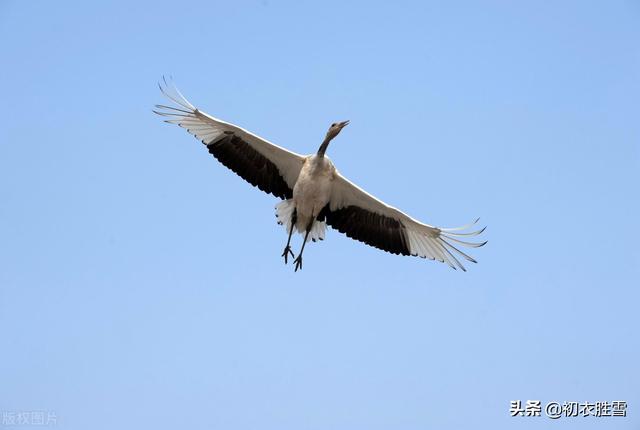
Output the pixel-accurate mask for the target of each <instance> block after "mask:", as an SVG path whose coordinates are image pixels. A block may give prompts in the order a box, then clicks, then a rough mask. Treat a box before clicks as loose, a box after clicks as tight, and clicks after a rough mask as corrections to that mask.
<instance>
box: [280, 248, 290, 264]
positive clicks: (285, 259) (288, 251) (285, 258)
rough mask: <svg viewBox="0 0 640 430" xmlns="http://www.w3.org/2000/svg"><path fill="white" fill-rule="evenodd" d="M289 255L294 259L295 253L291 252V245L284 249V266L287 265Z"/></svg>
mask: <svg viewBox="0 0 640 430" xmlns="http://www.w3.org/2000/svg"><path fill="white" fill-rule="evenodd" d="M289 254H291V256H292V257H293V251H292V250H291V247H290V246H289V245H287V246H286V247H285V248H284V252H283V253H282V257H284V264H287V261H288V258H289Z"/></svg>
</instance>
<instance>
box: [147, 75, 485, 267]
mask: <svg viewBox="0 0 640 430" xmlns="http://www.w3.org/2000/svg"><path fill="white" fill-rule="evenodd" d="M163 83H164V85H163V84H162V83H159V84H158V86H159V87H160V91H161V92H162V93H163V94H164V95H165V96H166V97H167V98H168V99H169V100H170V101H171V102H172V104H173V105H172V106H169V105H162V104H158V105H156V109H157V110H153V112H154V113H156V114H158V115H161V116H163V117H165V118H166V119H165V122H167V123H170V124H177V125H179V126H180V127H182V128H185V129H186V130H187V131H188V132H189V133H190V134H192V135H193V136H195V137H196V138H197V139H198V140H200V141H202V143H203V144H204V145H206V147H207V149H208V151H209V153H211V154H212V155H213V156H214V157H215V158H216V159H218V161H220V163H222V164H223V165H224V166H226V167H228V168H229V169H231V170H232V171H233V172H235V173H236V174H238V175H239V176H240V177H242V178H243V179H244V180H246V181H247V182H249V183H250V184H251V185H253V186H255V187H258V188H259V189H260V190H262V191H264V192H266V193H269V194H273V195H274V196H275V197H278V198H280V199H281V200H282V201H281V202H279V203H278V204H277V205H276V217H277V220H278V224H280V225H283V226H284V227H285V228H286V232H287V235H288V238H287V244H286V245H285V248H284V251H283V252H282V257H283V258H284V262H285V264H287V262H288V258H289V256H291V257H294V256H295V255H294V253H293V251H292V249H291V236H292V235H293V232H294V231H297V232H298V233H300V234H303V235H304V240H303V241H302V245H301V248H300V253H299V254H298V256H297V257H295V259H294V260H293V263H294V265H295V268H294V271H296V272H297V271H298V269H302V253H303V252H304V247H305V245H306V244H307V242H308V241H309V240H311V241H313V242H315V241H317V240H323V239H324V237H325V230H326V226H327V225H329V226H331V227H332V228H334V229H336V230H338V231H339V232H341V233H344V234H345V235H347V236H348V237H350V238H352V239H355V240H358V241H360V242H364V243H366V244H367V245H370V246H373V247H376V248H379V249H381V250H383V251H386V252H390V253H392V254H399V255H411V256H418V257H422V258H428V259H431V260H437V261H440V262H442V263H446V264H447V265H449V267H451V268H453V269H458V268H459V269H461V270H463V271H466V269H465V267H464V265H463V264H462V263H461V262H460V259H464V260H466V261H470V262H473V263H476V260H475V259H473V257H471V256H470V255H468V254H467V253H465V252H463V251H462V250H460V248H459V247H462V246H463V247H471V248H477V247H481V246H483V245H485V244H486V243H487V242H486V241H484V242H470V241H469V239H468V238H469V237H473V236H478V235H480V234H481V233H482V232H483V231H484V230H485V228H486V227H484V228H482V229H479V230H474V231H468V230H469V229H470V228H471V227H472V226H474V225H475V224H476V223H477V222H478V219H476V220H475V221H474V222H472V223H470V224H468V225H465V226H463V227H457V228H438V227H433V226H430V225H428V224H424V223H421V222H420V221H417V220H416V219H414V218H412V217H410V216H409V215H407V214H405V213H403V212H401V211H400V210H398V209H396V208H394V207H392V206H389V205H387V204H386V203H384V202H383V201H381V200H379V199H377V198H376V197H374V196H372V195H371V194H369V193H367V192H366V191H364V190H363V189H361V188H360V187H358V186H357V185H355V184H354V183H352V182H351V181H349V180H348V179H347V178H345V177H344V176H342V175H341V174H340V172H338V170H337V169H336V168H335V166H334V165H333V162H332V161H331V160H330V159H329V157H327V156H326V151H327V148H328V146H329V143H330V142H331V141H332V140H333V139H334V138H335V137H336V136H337V135H338V134H339V133H340V132H341V131H342V130H343V129H344V128H345V127H346V126H347V125H348V124H349V121H341V122H335V123H333V124H331V126H330V127H329V130H328V131H327V134H326V136H325V138H324V140H323V141H322V144H321V145H320V147H319V149H318V151H317V153H315V154H311V155H307V156H303V155H300V154H296V153H295V152H292V151H289V150H287V149H285V148H282V147H280V146H278V145H275V144H273V143H271V142H269V141H267V140H265V139H263V138H261V137H259V136H257V135H255V134H253V133H251V132H249V131H247V130H245V129H243V128H240V127H238V126H236V125H233V124H231V123H228V122H225V121H222V120H220V119H217V118H214V117H213V116H211V115H208V114H207V113H205V112H203V111H201V110H199V109H198V108H196V107H195V106H193V105H192V104H191V103H189V101H187V99H186V98H185V97H184V96H183V95H182V93H180V91H179V90H178V89H177V88H176V87H175V85H173V84H172V85H169V84H168V83H167V80H166V79H165V78H163Z"/></svg>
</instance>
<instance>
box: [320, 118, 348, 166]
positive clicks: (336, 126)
mask: <svg viewBox="0 0 640 430" xmlns="http://www.w3.org/2000/svg"><path fill="white" fill-rule="evenodd" d="M348 124H349V121H342V122H334V123H333V124H331V127H329V131H327V136H326V137H325V138H324V141H323V142H322V145H320V148H319V149H318V156H320V157H324V153H325V152H326V151H327V147H328V146H329V142H331V139H333V138H334V137H336V136H337V135H338V134H339V133H340V130H342V129H343V128H345V127H346V126H347V125H348Z"/></svg>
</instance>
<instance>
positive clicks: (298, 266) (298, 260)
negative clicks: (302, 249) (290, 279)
mask: <svg viewBox="0 0 640 430" xmlns="http://www.w3.org/2000/svg"><path fill="white" fill-rule="evenodd" d="M293 262H294V263H295V265H296V268H295V269H294V272H297V271H298V269H300V270H302V254H300V255H298V256H297V257H296V259H295V260H293Z"/></svg>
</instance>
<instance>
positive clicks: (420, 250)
mask: <svg viewBox="0 0 640 430" xmlns="http://www.w3.org/2000/svg"><path fill="white" fill-rule="evenodd" d="M321 215H322V216H323V217H324V218H325V221H326V222H327V224H329V225H330V226H331V227H333V228H335V229H336V230H338V231H340V232H341V233H344V234H346V235H347V236H348V237H350V238H352V239H356V240H359V241H361V242H364V243H366V244H368V245H371V246H374V247H376V248H379V249H382V250H383V251H387V252H391V253H393V254H401V255H413V256H419V257H423V258H429V259H431V260H438V261H440V262H443V263H446V264H448V265H449V266H450V267H452V268H454V269H456V268H460V269H462V270H466V269H465V268H464V266H463V265H462V263H461V262H460V260H459V258H464V259H465V260H467V261H471V262H473V263H475V262H476V260H474V259H473V258H472V257H471V256H469V255H467V254H466V253H464V252H463V251H461V250H460V249H458V247H457V246H456V245H462V246H465V247H473V248H477V247H480V246H482V245H484V244H485V243H486V242H480V243H474V242H467V241H465V240H462V239H461V238H464V237H468V236H477V235H479V234H480V233H482V232H483V231H484V228H483V229H481V230H478V231H472V232H466V233H462V232H460V231H461V230H464V229H467V228H468V227H470V226H471V225H473V224H475V222H477V221H478V220H476V221H475V222H474V223H472V224H470V225H467V226H464V227H459V228H452V229H444V228H438V227H433V226H430V225H427V224H423V223H421V222H419V221H417V220H415V219H413V218H411V217H410V216H409V215H407V214H405V213H403V212H401V211H400V210H398V209H396V208H394V207H392V206H389V205H387V204H386V203H384V202H383V201H381V200H379V199H377V198H375V197H374V196H372V195H371V194H369V193H367V192H366V191H364V190H363V189H362V188H360V187H358V186H357V185H355V184H354V183H352V182H351V181H349V180H348V179H347V178H345V177H344V176H342V175H341V174H340V173H339V172H337V171H336V172H335V179H334V182H333V187H332V193H331V199H330V202H329V205H328V207H327V208H325V210H324V211H323V213H322V214H321Z"/></svg>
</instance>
